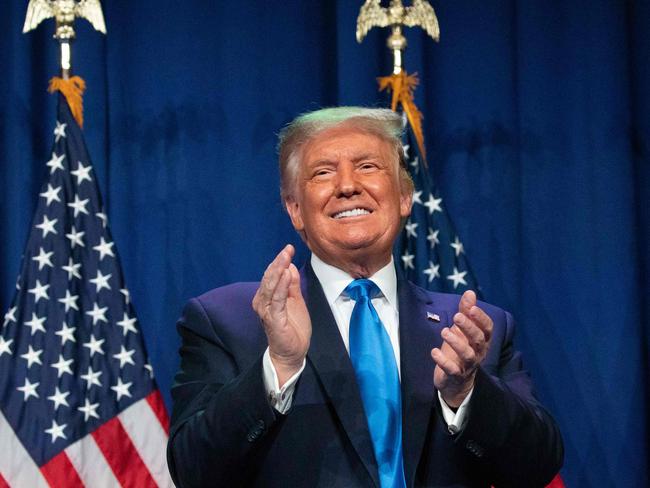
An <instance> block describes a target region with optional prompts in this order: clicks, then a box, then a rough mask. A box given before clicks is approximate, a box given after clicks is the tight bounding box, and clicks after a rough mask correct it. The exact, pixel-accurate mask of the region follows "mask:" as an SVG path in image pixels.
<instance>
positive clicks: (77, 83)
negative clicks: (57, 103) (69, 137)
mask: <svg viewBox="0 0 650 488" xmlns="http://www.w3.org/2000/svg"><path fill="white" fill-rule="evenodd" d="M85 90H86V82H85V81H84V80H83V79H82V78H81V77H79V76H73V77H72V78H70V79H68V80H64V79H63V78H59V77H58V76H55V77H54V78H52V79H51V80H50V86H49V87H48V88H47V91H49V92H50V93H54V92H55V91H59V92H61V93H62V94H63V96H64V97H65V99H66V100H67V101H68V106H69V107H70V111H71V112H72V116H73V117H74V119H75V120H76V121H77V124H79V127H83V125H84V106H83V98H82V95H83V93H84V91H85Z"/></svg>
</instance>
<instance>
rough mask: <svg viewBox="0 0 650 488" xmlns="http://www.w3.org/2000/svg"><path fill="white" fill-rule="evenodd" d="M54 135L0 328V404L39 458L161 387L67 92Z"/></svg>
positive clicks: (51, 454) (41, 461)
mask: <svg viewBox="0 0 650 488" xmlns="http://www.w3.org/2000/svg"><path fill="white" fill-rule="evenodd" d="M54 140H55V142H54V148H53V151H52V156H51V159H50V160H49V161H48V162H47V169H48V178H47V181H46V183H45V185H44V186H43V188H42V192H41V193H40V197H39V202H38V206H37V210H36V214H35V217H34V222H33V227H32V229H31V232H30V236H29V241H28V243H27V248H26V250H25V254H24V256H23V262H22V266H21V272H20V276H19V278H18V282H17V284H16V294H15V297H14V300H13V302H12V304H11V307H10V308H9V310H8V311H7V313H6V314H5V315H4V320H3V326H2V329H1V333H0V408H1V409H2V412H3V414H4V416H5V417H6V419H7V421H8V422H9V423H10V425H11V426H12V428H13V429H14V431H15V433H16V435H17V436H18V438H19V439H20V440H21V442H22V443H23V445H24V446H25V448H26V449H27V451H28V452H29V453H30V455H31V456H32V457H33V458H34V460H35V462H36V463H37V464H38V465H39V466H41V465H43V464H45V463H46V462H47V461H49V460H50V459H51V458H52V457H54V456H55V455H56V454H58V453H59V452H60V451H61V450H63V449H64V448H66V447H67V446H68V445H70V444H72V443H73V442H75V441H77V440H78V439H80V438H82V437H84V436H85V435H86V434H88V433H90V432H92V431H93V430H95V429H96V428H97V427H99V426H100V425H102V424H103V423H104V422H106V421H107V420H110V419H111V418H112V417H114V416H115V415H117V414H118V413H119V412H120V411H122V410H124V409H125V408H126V407H128V406H129V405H131V404H132V403H134V402H136V401H138V400H140V399H142V398H143V397H145V396H146V395H147V394H148V393H150V392H151V391H152V390H153V389H154V387H155V385H154V381H153V371H152V369H151V366H150V365H149V364H148V363H147V359H146V354H145V350H144V344H143V340H142V334H140V332H139V328H138V326H137V323H136V319H135V313H134V311H133V307H132V305H131V303H130V298H129V293H128V290H127V289H126V288H125V286H124V282H123V278H122V272H121V268H120V265H119V261H118V255H117V251H116V249H115V245H114V243H113V240H112V239H111V235H110V232H109V230H108V226H107V219H106V214H105V213H104V210H103V208H102V203H101V198H100V195H99V191H98V185H97V181H96V179H95V174H94V172H93V169H92V166H91V163H90V158H89V157H88V152H87V150H86V146H85V143H84V140H83V136H82V133H81V130H80V128H79V126H78V125H77V123H76V122H75V120H74V119H73V118H72V115H71V113H70V109H69V107H68V104H67V102H66V101H65V99H63V98H62V97H61V96H59V109H58V120H57V122H56V128H55V129H54Z"/></svg>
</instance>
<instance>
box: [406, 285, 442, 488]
mask: <svg viewBox="0 0 650 488" xmlns="http://www.w3.org/2000/svg"><path fill="white" fill-rule="evenodd" d="M397 293H398V300H399V323H400V324H399V342H400V357H401V360H400V361H401V384H402V442H403V454H404V474H405V477H406V486H413V483H414V477H415V472H416V469H417V466H418V463H419V460H420V456H421V454H422V447H423V444H424V439H425V436H426V433H427V430H428V425H429V421H430V419H431V411H432V408H433V406H434V403H433V402H434V401H436V398H435V397H434V393H435V391H434V387H433V370H434V368H435V364H434V362H433V359H432V358H431V349H433V348H434V347H440V345H441V337H440V331H441V330H442V328H443V327H445V326H447V325H448V321H449V317H448V314H447V313H446V312H445V311H444V310H442V309H437V308H436V306H435V303H433V302H432V301H431V299H430V298H429V297H428V296H427V295H426V294H425V293H423V292H421V291H420V290H418V289H416V288H415V287H414V285H412V284H411V283H409V282H408V281H407V280H406V279H404V278H403V277H401V276H399V272H398V282H397ZM427 312H430V313H431V314H432V316H433V314H435V315H437V316H438V317H439V319H440V321H439V322H437V321H435V320H431V319H429V318H428V317H427Z"/></svg>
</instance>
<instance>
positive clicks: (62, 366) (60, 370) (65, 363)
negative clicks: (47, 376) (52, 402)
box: [50, 354, 74, 378]
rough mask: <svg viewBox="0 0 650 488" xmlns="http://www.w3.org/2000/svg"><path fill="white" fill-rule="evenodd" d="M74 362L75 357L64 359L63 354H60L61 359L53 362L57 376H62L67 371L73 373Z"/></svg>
mask: <svg viewBox="0 0 650 488" xmlns="http://www.w3.org/2000/svg"><path fill="white" fill-rule="evenodd" d="M73 362H74V359H63V354H59V360H58V361H57V362H56V363H52V364H51V365H50V366H52V367H53V368H54V369H56V377H57V378H60V377H61V376H63V375H64V374H65V373H68V374H70V375H71V374H72V369H70V365H71V364H72V363H73Z"/></svg>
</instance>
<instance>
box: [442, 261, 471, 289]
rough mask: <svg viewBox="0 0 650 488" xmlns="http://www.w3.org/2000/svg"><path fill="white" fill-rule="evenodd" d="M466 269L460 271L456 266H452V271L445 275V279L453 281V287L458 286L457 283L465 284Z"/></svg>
mask: <svg viewBox="0 0 650 488" xmlns="http://www.w3.org/2000/svg"><path fill="white" fill-rule="evenodd" d="M466 274H467V271H463V272H460V271H458V268H456V266H454V273H453V274H450V275H449V276H447V279H448V280H450V281H453V282H454V289H456V288H458V285H467V282H466V281H465V275H466Z"/></svg>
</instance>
